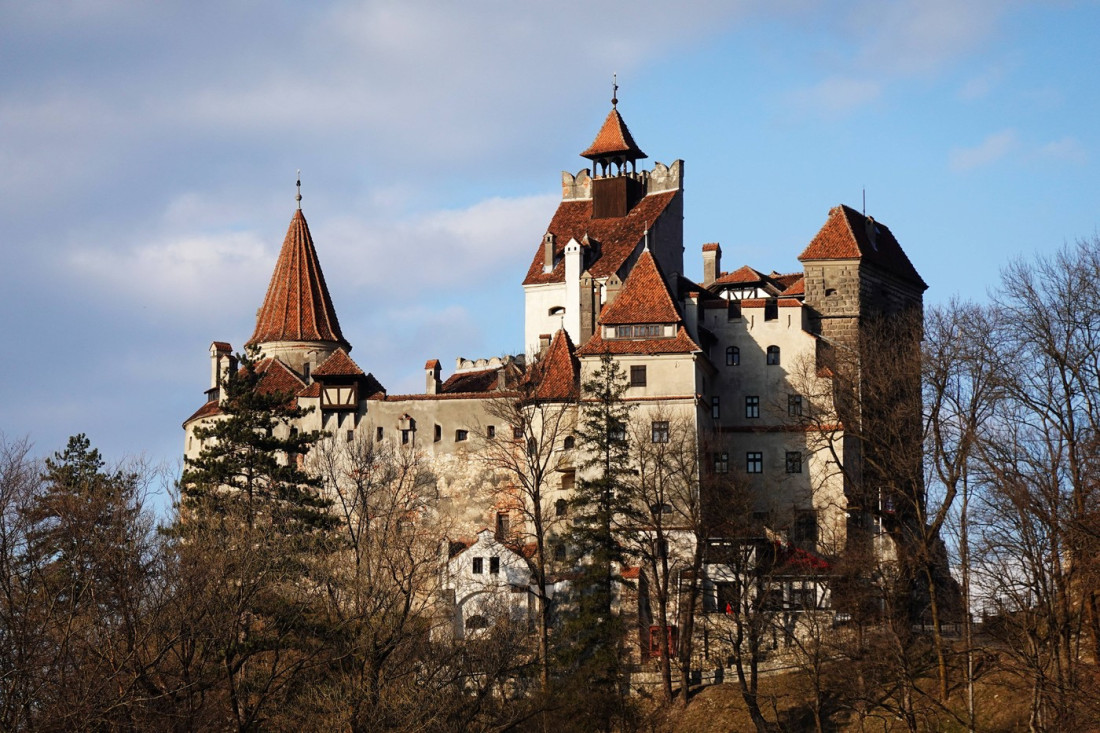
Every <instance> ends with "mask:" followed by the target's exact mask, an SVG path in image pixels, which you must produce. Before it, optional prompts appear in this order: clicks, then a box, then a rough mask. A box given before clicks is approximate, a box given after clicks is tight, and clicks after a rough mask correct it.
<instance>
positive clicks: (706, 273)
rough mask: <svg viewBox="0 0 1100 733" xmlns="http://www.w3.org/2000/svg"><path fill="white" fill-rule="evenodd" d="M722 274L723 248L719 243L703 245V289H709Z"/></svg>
mask: <svg viewBox="0 0 1100 733" xmlns="http://www.w3.org/2000/svg"><path fill="white" fill-rule="evenodd" d="M721 272H722V247H721V246H719V244H718V242H711V243H710V244H704V245H703V287H704V288H709V287H710V286H711V285H713V284H714V281H715V280H717V279H718V276H719V274H720V273H721Z"/></svg>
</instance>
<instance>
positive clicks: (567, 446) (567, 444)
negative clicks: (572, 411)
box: [562, 435, 577, 450]
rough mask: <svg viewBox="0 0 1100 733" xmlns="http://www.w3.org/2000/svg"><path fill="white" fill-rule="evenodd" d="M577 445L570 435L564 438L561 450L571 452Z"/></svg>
mask: <svg viewBox="0 0 1100 733" xmlns="http://www.w3.org/2000/svg"><path fill="white" fill-rule="evenodd" d="M576 445H577V440H576V438H574V437H573V436H572V435H567V436H565V441H564V442H563V443H562V448H565V450H573V447H574V446H576Z"/></svg>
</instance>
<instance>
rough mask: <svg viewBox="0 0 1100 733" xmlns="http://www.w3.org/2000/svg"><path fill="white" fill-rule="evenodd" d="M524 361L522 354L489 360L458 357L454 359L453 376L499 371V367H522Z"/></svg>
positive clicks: (495, 357)
mask: <svg viewBox="0 0 1100 733" xmlns="http://www.w3.org/2000/svg"><path fill="white" fill-rule="evenodd" d="M525 361H526V359H525V357H524V355H523V354H517V355H516V356H494V357H492V358H491V359H464V358H463V357H461V356H460V357H458V358H457V359H455V374H460V373H462V372H480V371H484V370H486V369H500V368H501V367H506V366H511V365H513V364H515V365H516V366H518V367H521V368H522V367H523V365H524V362H525Z"/></svg>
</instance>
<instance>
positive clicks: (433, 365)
mask: <svg viewBox="0 0 1100 733" xmlns="http://www.w3.org/2000/svg"><path fill="white" fill-rule="evenodd" d="M437 366H439V359H429V360H428V361H427V362H426V363H425V364H424V368H425V369H435V368H436V367H437Z"/></svg>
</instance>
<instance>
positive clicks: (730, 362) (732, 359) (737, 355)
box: [726, 346, 741, 366]
mask: <svg viewBox="0 0 1100 733" xmlns="http://www.w3.org/2000/svg"><path fill="white" fill-rule="evenodd" d="M740 363H741V349H739V348H737V347H736V346H727V347H726V366H737V365H738V364H740Z"/></svg>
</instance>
